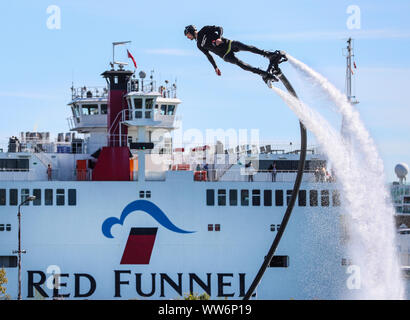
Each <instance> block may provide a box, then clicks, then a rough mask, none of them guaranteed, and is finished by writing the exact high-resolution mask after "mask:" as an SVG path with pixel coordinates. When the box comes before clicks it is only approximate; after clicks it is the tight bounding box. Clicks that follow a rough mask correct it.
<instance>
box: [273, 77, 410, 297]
mask: <svg viewBox="0 0 410 320" xmlns="http://www.w3.org/2000/svg"><path fill="white" fill-rule="evenodd" d="M321 80H322V79H321ZM322 84H323V87H324V88H325V89H332V88H331V87H330V86H329V83H326V82H322ZM273 90H274V91H275V92H276V93H277V94H278V95H279V96H280V97H281V98H282V99H283V100H284V101H285V102H286V104H287V105H288V106H289V107H290V108H291V109H292V110H293V111H294V112H295V114H296V115H297V116H298V117H299V119H301V121H302V122H303V123H304V125H305V126H306V128H307V129H308V130H310V131H311V132H313V134H314V135H315V136H316V138H317V140H318V142H319V143H320V145H321V146H322V147H323V149H324V151H325V152H326V154H327V155H328V157H329V160H330V161H331V162H332V165H333V167H334V169H335V171H336V173H337V178H338V181H339V182H340V185H341V188H342V192H343V198H344V200H345V201H344V209H345V210H346V212H347V213H348V216H349V217H350V222H351V223H349V229H350V239H349V245H350V246H349V247H350V250H349V251H350V252H349V254H350V255H351V258H352V260H353V263H354V264H356V265H358V266H359V267H360V270H361V290H360V294H359V295H356V296H355V297H358V298H360V299H403V298H404V287H403V283H402V279H401V274H400V267H399V264H398V259H397V256H396V252H395V243H394V236H395V234H394V226H393V211H392V207H391V206H390V205H388V203H387V201H386V191H385V187H384V183H383V175H380V174H379V173H380V171H379V170H380V169H381V168H382V167H380V163H376V164H375V163H374V162H373V164H371V163H372V161H371V159H370V158H371V156H373V159H379V157H378V154H377V151H376V149H375V148H374V144H373V142H372V140H371V138H370V135H369V134H368V133H367V131H366V129H365V128H364V126H363V124H362V123H361V121H360V119H359V117H358V115H356V114H355V112H353V111H354V110H350V109H349V108H348V107H347V106H346V105H344V100H343V99H342V97H338V98H340V99H341V102H339V107H340V110H341V111H342V112H344V113H346V115H347V117H346V119H348V125H347V128H348V130H349V132H350V133H351V134H352V135H353V136H354V137H355V138H356V139H357V141H362V142H363V143H365V142H366V143H368V145H366V146H364V147H363V146H362V147H361V148H356V149H352V148H353V147H352V145H351V144H345V143H343V141H342V137H341V135H340V134H339V133H338V132H337V131H336V130H335V129H334V128H333V127H332V126H331V125H330V124H329V123H328V121H326V120H325V119H324V118H323V117H322V116H321V115H320V114H318V113H316V112H315V111H314V110H312V109H311V108H310V107H309V106H307V105H306V104H304V103H302V102H301V101H299V100H297V99H295V98H294V97H293V96H291V95H290V94H288V93H285V92H284V91H282V90H280V89H278V88H273ZM336 90H337V89H336ZM327 93H328V92H327ZM332 93H333V94H334V95H333V96H332V97H333V98H335V99H336V97H337V94H336V93H337V92H333V91H332ZM344 99H345V98H344ZM342 101H343V103H342ZM346 101H347V100H346ZM362 158H364V159H365V161H363V160H362ZM347 164H349V165H347ZM370 166H371V170H369V167H370ZM369 171H370V172H369ZM345 298H351V297H345Z"/></svg>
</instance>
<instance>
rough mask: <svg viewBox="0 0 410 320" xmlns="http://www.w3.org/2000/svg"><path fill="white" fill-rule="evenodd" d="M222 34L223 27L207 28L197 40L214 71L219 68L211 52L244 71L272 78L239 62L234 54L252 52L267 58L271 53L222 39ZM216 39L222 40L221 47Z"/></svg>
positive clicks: (266, 73)
mask: <svg viewBox="0 0 410 320" xmlns="http://www.w3.org/2000/svg"><path fill="white" fill-rule="evenodd" d="M222 34H223V28H222V27H217V26H205V27H203V28H202V29H201V30H199V32H198V35H197V38H196V41H197V46H198V48H199V50H201V51H202V52H203V53H204V54H205V55H206V57H207V58H208V60H209V62H210V63H211V64H212V66H213V67H214V69H215V68H217V66H216V63H215V60H214V59H213V57H212V56H211V54H210V53H209V51H211V52H213V53H215V54H216V55H218V56H219V57H221V58H222V59H223V60H225V61H226V62H230V63H233V64H236V65H237V66H239V67H241V68H242V69H244V70H247V71H251V72H253V73H256V74H259V75H261V76H270V74H269V73H268V72H266V71H264V70H261V69H259V68H255V67H252V66H250V65H249V64H247V63H245V62H243V61H241V60H239V59H238V58H237V57H235V54H234V53H235V52H238V51H250V52H253V53H256V54H259V55H262V56H264V57H266V56H267V55H268V54H269V52H267V51H264V50H260V49H258V48H256V47H253V46H248V45H246V44H243V43H242V42H239V41H234V40H229V39H226V38H224V37H222ZM216 39H221V40H222V43H221V44H220V45H219V46H217V45H216V44H215V40H216Z"/></svg>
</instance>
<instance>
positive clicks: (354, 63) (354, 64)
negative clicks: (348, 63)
mask: <svg viewBox="0 0 410 320" xmlns="http://www.w3.org/2000/svg"><path fill="white" fill-rule="evenodd" d="M353 66H354V68H355V69H357V67H356V61H353Z"/></svg>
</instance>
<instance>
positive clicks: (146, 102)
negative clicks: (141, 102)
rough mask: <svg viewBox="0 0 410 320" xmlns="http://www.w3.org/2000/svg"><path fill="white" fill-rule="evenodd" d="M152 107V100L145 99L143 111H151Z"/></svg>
mask: <svg viewBox="0 0 410 320" xmlns="http://www.w3.org/2000/svg"><path fill="white" fill-rule="evenodd" d="M153 105H154V99H151V98H149V99H145V109H152V107H153Z"/></svg>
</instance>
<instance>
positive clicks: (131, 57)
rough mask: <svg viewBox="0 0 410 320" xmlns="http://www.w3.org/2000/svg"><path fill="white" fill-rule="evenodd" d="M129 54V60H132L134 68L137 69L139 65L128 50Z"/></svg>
mask: <svg viewBox="0 0 410 320" xmlns="http://www.w3.org/2000/svg"><path fill="white" fill-rule="evenodd" d="M127 53H128V58H130V59H131V60H132V62H134V67H135V68H137V63H136V62H135V59H134V57H133V56H132V54H131V53H130V52H129V51H128V50H127Z"/></svg>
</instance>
